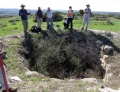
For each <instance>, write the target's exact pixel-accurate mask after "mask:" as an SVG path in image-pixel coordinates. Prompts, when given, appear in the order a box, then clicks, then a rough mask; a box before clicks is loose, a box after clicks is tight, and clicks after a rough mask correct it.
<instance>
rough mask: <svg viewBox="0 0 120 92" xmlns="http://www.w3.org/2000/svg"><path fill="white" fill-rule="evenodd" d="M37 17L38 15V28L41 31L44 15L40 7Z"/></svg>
mask: <svg viewBox="0 0 120 92" xmlns="http://www.w3.org/2000/svg"><path fill="white" fill-rule="evenodd" d="M35 15H36V19H37V23H38V28H39V29H41V25H42V21H43V13H42V11H41V8H40V7H38V11H36V14H35Z"/></svg>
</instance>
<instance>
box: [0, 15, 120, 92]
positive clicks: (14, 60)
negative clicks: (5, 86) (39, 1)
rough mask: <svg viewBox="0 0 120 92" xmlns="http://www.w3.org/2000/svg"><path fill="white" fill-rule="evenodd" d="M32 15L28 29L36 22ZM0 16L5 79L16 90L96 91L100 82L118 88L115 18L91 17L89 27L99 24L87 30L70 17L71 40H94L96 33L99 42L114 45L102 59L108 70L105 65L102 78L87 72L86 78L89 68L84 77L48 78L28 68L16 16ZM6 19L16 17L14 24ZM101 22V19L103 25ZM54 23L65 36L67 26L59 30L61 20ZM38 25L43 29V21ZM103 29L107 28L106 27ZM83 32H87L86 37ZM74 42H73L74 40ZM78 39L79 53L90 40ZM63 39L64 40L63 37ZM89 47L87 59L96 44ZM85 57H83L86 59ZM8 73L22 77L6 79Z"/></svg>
mask: <svg viewBox="0 0 120 92" xmlns="http://www.w3.org/2000/svg"><path fill="white" fill-rule="evenodd" d="M33 19H34V18H33V16H30V17H29V22H30V25H29V29H30V28H31V26H33V25H36V23H34V22H33ZM0 20H1V21H0V28H1V29H0V37H1V38H2V39H3V41H4V42H5V51H6V52H7V56H8V59H6V60H4V62H5V64H6V66H7V75H8V79H9V82H10V84H11V86H12V87H19V90H18V92H98V90H100V88H101V86H102V89H104V87H103V86H106V87H105V90H107V87H110V88H113V89H116V90H117V89H119V88H120V86H119V85H120V83H119V81H120V80H119V79H120V71H119V69H120V66H119V64H120V53H119V49H120V43H119V42H120V38H119V35H120V33H119V26H118V25H119V20H116V22H115V25H107V24H105V21H103V22H101V21H100V22H99V21H95V20H93V21H91V24H90V28H92V27H93V28H92V29H97V28H98V29H99V28H100V29H101V30H89V32H88V33H87V32H84V31H83V30H82V31H81V30H80V27H81V25H82V23H79V22H80V21H81V20H74V24H75V26H74V27H75V28H74V30H76V31H77V34H74V33H72V36H75V38H74V39H73V38H72V39H71V40H70V41H73V40H75V41H76V42H77V41H78V38H79V37H80V38H81V39H82V38H85V39H87V40H89V41H90V42H93V43H94V42H95V41H94V40H96V38H97V37H98V38H99V39H101V41H102V42H105V44H107V45H110V46H112V47H113V48H114V51H113V55H108V58H107V59H106V62H107V65H106V66H107V69H108V70H109V71H108V70H106V69H105V71H106V72H105V76H106V78H105V77H104V80H103V78H100V77H95V76H94V75H90V78H89V75H87V74H88V73H89V74H94V72H91V71H87V73H86V76H85V77H83V78H84V79H82V78H81V77H80V78H76V77H75V76H70V77H68V78H64V79H58V78H50V77H49V76H47V75H44V74H43V73H40V72H39V71H37V72H36V71H33V70H35V69H33V68H32V69H31V68H30V67H29V62H28V61H30V59H28V58H26V57H25V56H24V53H27V54H28V53H29V50H28V48H26V47H25V46H24V45H23V43H24V37H23V31H22V30H23V29H22V24H21V21H20V18H19V17H10V18H5V19H0ZM10 20H17V21H15V24H14V22H9V21H10ZM94 23H97V25H95V24H94ZM102 23H104V25H105V26H104V25H103V24H102ZM3 24H4V25H3ZM56 24H59V25H60V28H58V27H56V26H55V31H56V32H58V33H60V32H61V33H62V31H63V33H65V35H64V36H63V38H64V39H65V36H68V34H67V32H68V31H69V30H63V25H62V21H60V22H55V23H54V25H56ZM16 27H17V28H16ZM42 27H43V30H44V31H47V30H45V29H46V23H45V22H44V23H43V25H42ZM116 27H117V28H116ZM105 29H107V31H106V30H105ZM109 29H110V30H109ZM113 29H115V30H113ZM108 30H109V31H108ZM76 31H75V32H76ZM113 31H114V32H113ZM48 33H49V31H48ZM68 33H69V32H68ZM78 33H81V35H80V36H78ZM82 33H84V34H82ZM32 35H33V36H34V35H35V38H37V37H39V36H40V34H34V33H31V36H32ZM84 35H85V37H82V36H84ZM87 35H88V37H87ZM58 36H60V35H58ZM89 38H90V39H89ZM92 38H95V39H92ZM42 40H43V41H41V40H39V41H40V42H39V43H41V44H42V43H43V42H44V39H42ZM47 40H48V42H50V41H49V40H52V39H47ZM56 40H57V39H56ZM67 40H69V36H68V39H67ZM82 40H83V39H82ZM35 41H38V39H36V40H35ZM53 41H54V40H53ZM76 42H75V43H74V44H76ZM82 42H83V43H82ZM82 42H81V44H82V45H83V47H85V49H81V51H83V56H84V51H86V47H89V48H90V47H91V45H92V44H91V43H90V42H88V43H89V44H87V45H86V43H84V40H83V41H82ZM63 43H64V41H63ZM39 45H40V44H39ZM84 45H85V46H84ZM88 45H89V46H88ZM80 46H81V45H80ZM93 46H94V45H93ZM56 47H58V46H56ZM66 47H67V46H66ZM92 49H93V50H91V52H90V57H91V58H89V59H94V58H96V54H95V55H94V58H93V57H92V56H91V55H92V54H91V53H94V51H97V50H95V49H96V48H95V49H94V48H93V47H92ZM89 50H90V49H89ZM21 51H24V53H23V54H21ZM49 51H51V52H52V50H51V49H49ZM68 52H69V50H68ZM86 52H87V51H86ZM52 53H53V54H54V55H55V52H52ZM32 54H34V53H32ZM49 55H50V54H49ZM56 55H57V54H56ZM70 55H72V54H70ZM97 55H98V54H97ZM102 56H103V54H102ZM89 59H88V61H89ZM99 59H100V58H96V60H95V61H94V62H96V61H97V60H99ZM31 61H32V59H31ZM85 61H87V59H86V60H85ZM90 63H92V62H90ZM94 65H95V64H93V66H92V67H93V70H94V69H96V68H94ZM98 66H99V65H98ZM38 72H39V73H38ZM95 72H96V71H95ZM96 73H97V72H96ZM96 73H95V74H96ZM11 76H12V77H13V76H18V77H19V78H20V79H21V80H22V81H19V82H18V81H15V80H10V77H11ZM52 77H53V76H52ZM91 77H92V78H91ZM93 77H94V78H93ZM110 88H108V90H112V91H110V92H119V91H115V90H113V89H110ZM100 92H106V91H100Z"/></svg>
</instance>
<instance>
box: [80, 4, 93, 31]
mask: <svg viewBox="0 0 120 92" xmlns="http://www.w3.org/2000/svg"><path fill="white" fill-rule="evenodd" d="M86 7H87V8H86V9H85V10H84V17H83V26H82V28H81V30H84V25H85V24H86V29H85V30H86V31H87V29H88V24H89V20H90V14H91V9H90V5H89V4H87V5H86Z"/></svg>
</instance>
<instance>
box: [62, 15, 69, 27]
mask: <svg viewBox="0 0 120 92" xmlns="http://www.w3.org/2000/svg"><path fill="white" fill-rule="evenodd" d="M67 21H68V19H67V17H64V19H63V25H64V29H66V28H67Z"/></svg>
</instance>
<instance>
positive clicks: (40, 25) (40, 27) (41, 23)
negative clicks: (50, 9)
mask: <svg viewBox="0 0 120 92" xmlns="http://www.w3.org/2000/svg"><path fill="white" fill-rule="evenodd" d="M42 21H43V19H42V18H40V28H41V25H42Z"/></svg>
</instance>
